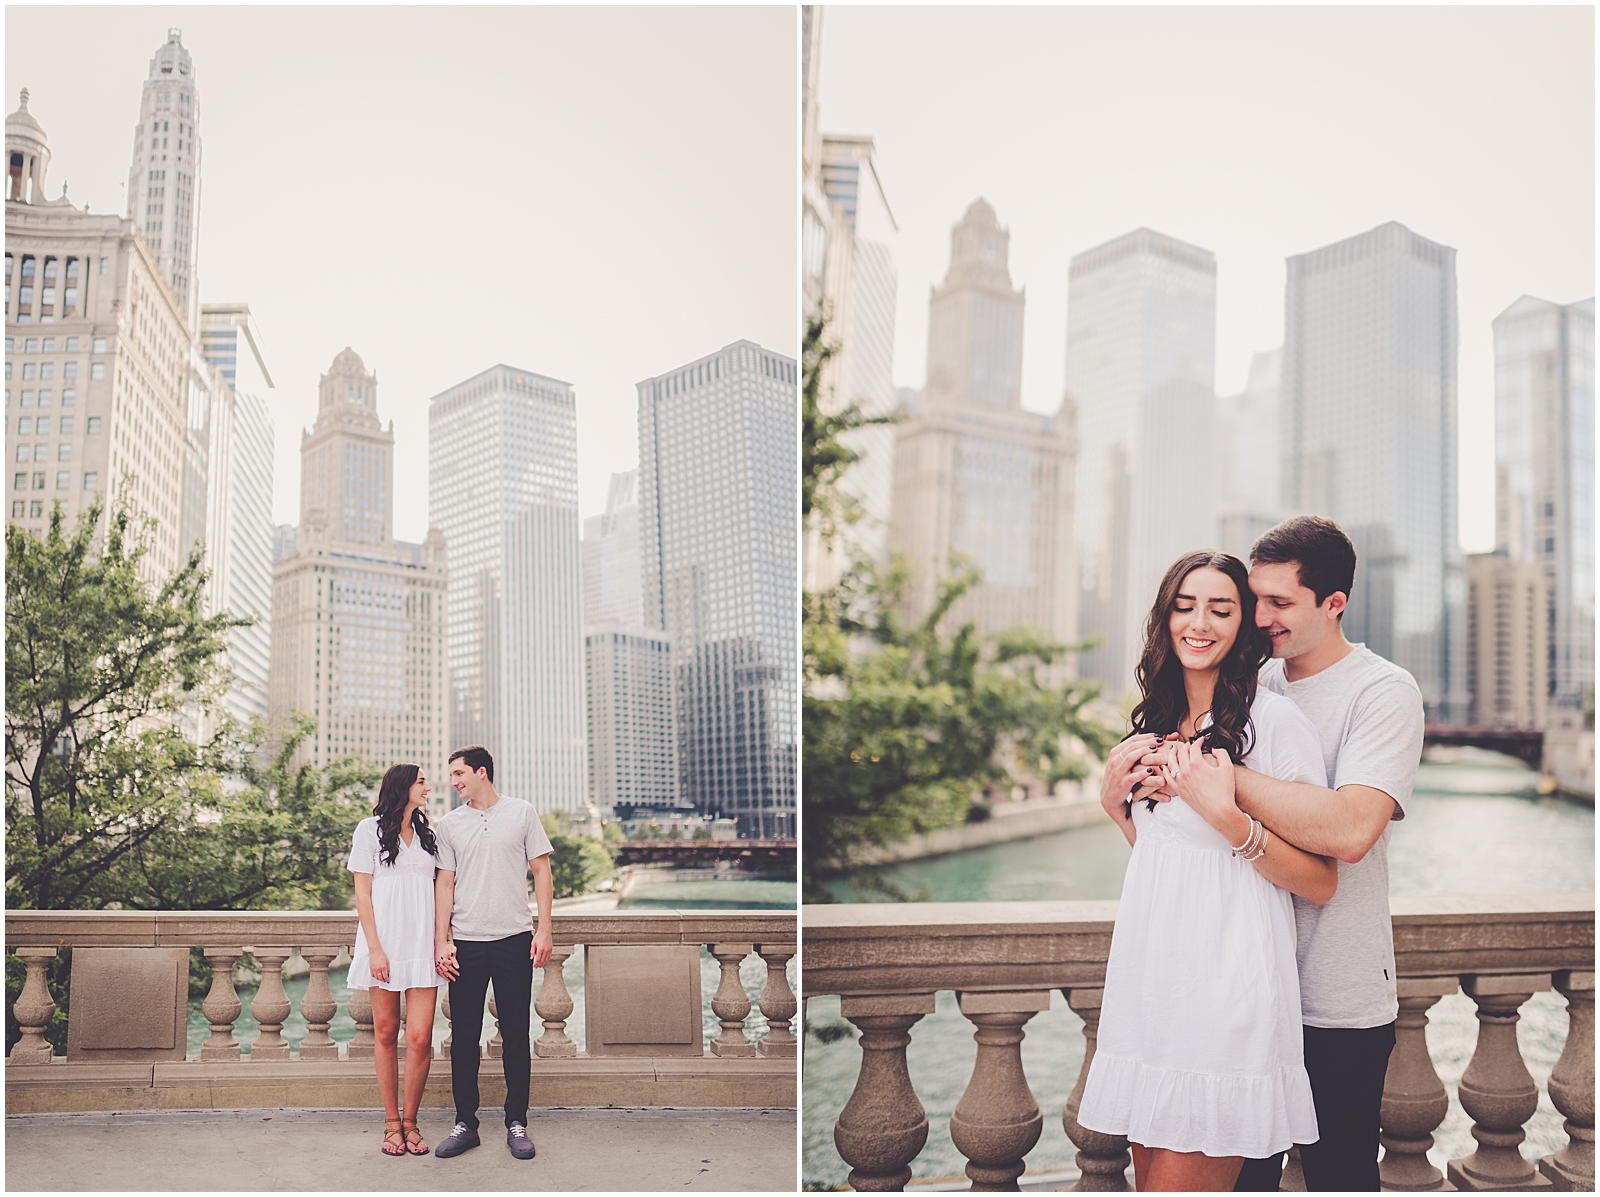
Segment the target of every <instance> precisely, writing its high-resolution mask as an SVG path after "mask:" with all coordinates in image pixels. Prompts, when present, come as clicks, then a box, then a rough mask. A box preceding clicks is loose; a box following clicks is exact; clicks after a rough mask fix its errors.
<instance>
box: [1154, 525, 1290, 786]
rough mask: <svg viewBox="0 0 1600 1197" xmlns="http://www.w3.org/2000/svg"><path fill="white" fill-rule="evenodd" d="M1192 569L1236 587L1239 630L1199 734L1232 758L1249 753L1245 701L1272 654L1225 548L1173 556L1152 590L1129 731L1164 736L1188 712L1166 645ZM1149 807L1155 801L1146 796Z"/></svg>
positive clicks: (1246, 576) (1245, 578)
mask: <svg viewBox="0 0 1600 1197" xmlns="http://www.w3.org/2000/svg"><path fill="white" fill-rule="evenodd" d="M1197 569H1214V570H1216V571H1217V572H1218V573H1222V574H1226V575H1227V576H1228V577H1229V578H1230V579H1231V580H1232V581H1233V584H1234V586H1235V587H1236V588H1237V589H1238V591H1239V634H1238V636H1237V637H1236V638H1235V639H1234V642H1233V647H1232V648H1231V649H1229V650H1228V655H1227V656H1226V657H1224V658H1223V660H1222V667H1221V669H1219V670H1218V672H1217V687H1216V690H1215V691H1214V692H1213V693H1212V695H1211V724H1210V726H1208V727H1207V728H1206V729H1205V731H1204V733H1202V734H1203V738H1204V747H1205V749H1206V751H1208V752H1209V751H1211V750H1212V749H1214V748H1221V749H1223V750H1224V751H1226V752H1227V754H1228V756H1229V757H1230V758H1232V759H1233V760H1234V761H1239V760H1242V759H1244V757H1245V755H1246V754H1248V753H1249V751H1250V746H1251V743H1252V742H1253V741H1254V738H1255V732H1254V729H1253V728H1252V726H1251V723H1250V704H1251V703H1252V702H1254V701H1255V697H1256V672H1257V671H1258V670H1259V669H1260V668H1261V666H1262V663H1263V662H1265V661H1266V659H1267V658H1268V657H1270V656H1271V655H1272V644H1271V641H1269V640H1268V639H1267V634H1266V633H1265V632H1263V631H1262V630H1261V629H1260V628H1258V627H1256V596H1255V594H1254V593H1253V592H1252V591H1251V589H1250V571H1249V570H1248V569H1246V568H1245V564H1244V562H1242V561H1240V560H1239V559H1238V558H1237V557H1235V556H1233V555H1232V554H1230V553H1215V552H1209V551H1206V552H1196V553H1185V554H1184V555H1183V556H1182V557H1179V558H1178V559H1177V560H1176V561H1174V562H1173V563H1172V565H1171V567H1170V568H1169V569H1168V570H1167V572H1166V575H1165V576H1164V577H1163V578H1162V579H1161V585H1160V587H1159V588H1158V589H1157V590H1156V601H1155V605H1154V606H1153V607H1151V608H1150V615H1149V617H1148V618H1147V619H1146V620H1145V624H1144V651H1143V652H1142V653H1140V654H1139V664H1138V666H1137V667H1136V668H1135V669H1134V677H1135V678H1136V679H1137V680H1138V683H1139V693H1140V694H1142V695H1143V698H1141V699H1140V701H1139V705H1138V706H1136V707H1134V708H1133V716H1132V723H1133V731H1132V732H1130V733H1129V734H1130V735H1138V734H1140V733H1141V732H1143V733H1150V734H1154V735H1158V736H1170V735H1171V734H1172V733H1174V732H1175V731H1177V730H1178V728H1179V726H1180V725H1181V724H1182V723H1183V720H1184V717H1185V716H1187V715H1188V713H1189V696H1188V695H1187V694H1186V693H1185V692H1184V688H1183V665H1182V663H1181V662H1180V661H1179V660H1178V655H1177V653H1175V652H1174V651H1173V649H1172V630H1171V626H1170V625H1171V619H1172V609H1173V607H1175V606H1176V605H1177V602H1178V591H1179V590H1180V589H1181V588H1182V586H1183V581H1184V579H1185V578H1187V577H1188V576H1189V575H1190V574H1192V573H1193V572H1194V571H1195V570H1197ZM1150 808H1151V809H1152V810H1154V809H1155V801H1154V800H1153V799H1152V800H1150Z"/></svg>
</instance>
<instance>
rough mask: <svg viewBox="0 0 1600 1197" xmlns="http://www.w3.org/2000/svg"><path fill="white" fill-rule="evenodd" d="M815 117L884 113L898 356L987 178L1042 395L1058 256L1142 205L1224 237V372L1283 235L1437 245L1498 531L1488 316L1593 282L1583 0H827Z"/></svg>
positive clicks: (1185, 230)
mask: <svg viewBox="0 0 1600 1197" xmlns="http://www.w3.org/2000/svg"><path fill="white" fill-rule="evenodd" d="M818 98H819V102H820V105H821V114H820V125H821V128H822V129H823V130H824V131H825V132H830V133H834V132H837V133H866V134H871V135H873V136H874V137H875V138H876V142H877V162H878V170H879V173H880V175H881V177H882V179H883V183H884V186H885V188H886V189H887V192H888V199H889V202H890V205H891V206H892V208H893V212H894V216H895V217H896V218H897V220H898V222H899V225H900V228H901V232H900V233H898V234H893V233H891V232H889V231H888V227H887V222H886V221H884V220H882V218H881V216H879V215H878V214H877V213H876V212H875V210H874V209H875V204H872V203H869V204H866V205H864V209H863V210H864V212H865V213H867V215H866V216H865V217H864V218H863V219H864V220H865V221H866V222H868V223H867V224H866V225H865V226H864V227H865V228H866V231H867V233H868V235H871V236H877V237H880V238H881V239H883V240H885V241H887V242H888V243H889V244H890V245H891V246H892V247H893V251H894V256H895V260H896V263H897V265H898V267H899V274H900V290H899V305H898V312H897V319H896V346H895V378H896V381H897V383H899V384H900V385H907V386H920V385H921V384H922V381H923V376H924V373H925V369H926V355H927V330H928V288H929V286H930V285H931V284H934V283H937V282H939V281H940V280H942V279H943V277H944V273H945V268H946V266H947V264H948V262H949V252H950V226H951V225H953V224H954V223H955V222H956V221H957V220H959V219H960V218H961V215H962V213H963V212H964V211H965V210H966V208H967V205H968V204H969V203H971V202H972V200H973V199H975V198H976V197H978V196H980V195H981V196H984V197H985V198H986V199H988V200H989V202H990V203H991V204H993V205H994V208H995V211H996V212H997V213H998V214H999V217H1000V221H1001V223H1002V224H1004V225H1006V226H1007V227H1009V229H1010V231H1011V276H1012V280H1013V282H1014V283H1016V284H1017V285H1026V287H1027V296H1028V307H1027V322H1026V326H1025V332H1024V348H1023V354H1024V356H1023V386H1022V401H1023V404H1024V405H1025V406H1027V407H1029V408H1031V409H1033V410H1036V411H1054V410H1055V408H1056V407H1057V405H1058V404H1059V403H1060V400H1061V392H1062V383H1063V369H1064V355H1065V351H1066V309H1067V263H1068V260H1069V259H1070V258H1071V256H1072V255H1073V254H1075V253H1079V252H1081V251H1083V250H1085V249H1089V248H1091V247H1093V246H1095V245H1098V244H1101V243H1102V242H1105V241H1108V240H1110V239H1111V238H1113V237H1116V236H1118V235H1120V234H1122V233H1125V232H1127V231H1129V230H1130V229H1134V228H1137V227H1139V226H1141V225H1148V226H1149V227H1151V228H1154V229H1158V230H1160V231H1161V232H1164V233H1167V234H1169V235H1171V236H1174V237H1178V238H1180V239H1182V240H1184V241H1188V242H1191V243H1193V244H1195V245H1199V246H1203V247H1204V248H1206V249H1209V250H1211V251H1212V252H1214V253H1215V254H1216V255H1217V387H1218V389H1219V391H1221V392H1222V393H1224V394H1227V393H1230V392H1234V391H1237V390H1239V389H1241V388H1242V386H1243V384H1244V381H1245V376H1246V371H1247V370H1248V368H1249V364H1250V356H1251V354H1252V352H1254V351H1256V350H1262V349H1270V348H1272V347H1274V346H1276V345H1279V344H1281V343H1282V341H1283V288H1284V259H1285V258H1286V257H1288V256H1289V255H1291V254H1297V253H1304V252H1306V251H1308V250H1312V249H1316V248H1317V247H1319V246H1322V245H1327V244H1329V243H1331V242H1334V241H1339V240H1343V239H1344V238H1346V237H1349V236H1353V235H1354V234H1356V233H1360V232H1364V231H1366V230H1367V229H1370V228H1372V227H1374V226H1376V225H1379V224H1383V223H1384V222H1386V221H1389V220H1398V221H1400V222H1402V223H1403V224H1406V225H1408V226H1409V227H1410V228H1411V229H1413V230H1414V231H1416V232H1418V233H1420V234H1422V235H1423V236H1425V237H1428V238H1430V239H1432V240H1434V241H1438V242H1442V243H1444V244H1446V245H1450V246H1453V247H1455V249H1456V250H1457V258H1456V270H1457V280H1458V286H1459V298H1460V322H1461V324H1460V327H1461V355H1460V362H1459V370H1460V417H1461V478H1462V489H1461V535H1462V542H1463V547H1464V548H1465V549H1467V551H1469V552H1471V551H1479V550H1483V549H1487V548H1491V547H1492V542H1493V532H1494V511H1493V488H1494V478H1493V453H1494V449H1493V435H1494V434H1493V423H1492V420H1493V401H1494V375H1493V369H1494V358H1493V338H1492V334H1491V330H1490V321H1491V320H1493V319H1494V317H1495V316H1496V315H1498V314H1499V313H1500V312H1501V311H1503V310H1505V308H1507V307H1508V306H1510V304H1511V303H1512V302H1513V301H1515V300H1516V299H1517V297H1518V296H1519V295H1522V294H1524V293H1527V294H1530V295H1536V296H1539V297H1540V298H1543V299H1548V300H1552V301H1554V302H1557V303H1571V302H1573V301H1575V300H1580V299H1586V298H1588V297H1590V296H1592V295H1593V294H1594V291H1595V288H1594V265H1595V251H1594V246H1595V239H1594V235H1595V209H1594V182H1595V157H1594V144H1595V140H1594V139H1595V125H1594V114H1595V106H1594V101H1595V96H1594V10H1593V9H1592V8H1589V7H1581V8H1580V7H1568V8H1549V7H1546V8H1531V7H1497V8H1489V7H1482V8H1444V7H1434V8H1393V7H1362V8H1353V7H1348V8H1271V7H1256V8H1202V7H1190V8H1136V7H1102V8H1066V9H1062V8H865V7H859V8H858V7H840V6H830V7H828V8H826V9H825V10H824V15H823V28H822V75H821V81H820V84H819V89H818Z"/></svg>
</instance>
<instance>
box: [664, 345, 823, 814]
mask: <svg viewBox="0 0 1600 1197" xmlns="http://www.w3.org/2000/svg"><path fill="white" fill-rule="evenodd" d="M798 391H799V371H798V368H797V365H796V363H795V362H794V360H793V359H792V358H787V357H782V356H780V355H778V354H775V353H771V352H769V351H768V350H765V349H763V348H761V346H759V345H756V344H754V343H752V342H750V341H736V342H734V343H733V344H732V345H729V346H727V347H726V348H724V349H721V350H719V351H718V352H716V353H714V354H711V355H710V356H709V357H704V358H701V359H699V360H698V361H694V362H690V363H689V364H688V365H686V366H683V367H681V368H680V369H677V370H673V371H670V372H669V373H666V374H662V375H660V376H658V377H655V378H648V379H646V380H645V381H643V382H641V383H639V384H638V392H639V551H640V563H641V569H642V574H643V581H644V607H645V621H646V623H648V624H649V625H650V626H651V627H655V628H660V629H662V630H664V631H666V632H668V633H669V634H670V635H671V638H672V646H673V655H674V662H675V664H674V670H675V674H676V680H677V705H678V721H679V752H678V759H679V762H680V764H679V769H680V776H681V779H682V785H681V793H682V796H683V798H684V799H685V800H687V801H688V802H691V803H693V804H694V806H695V807H696V808H697V809H699V810H700V811H702V812H703V813H706V814H715V815H723V816H729V817H732V818H735V819H737V820H738V826H739V833H740V834H741V835H744V836H773V835H781V836H792V835H794V831H795V821H794V820H795V759H796V754H797V752H798V736H799V722H798V709H797V705H796V704H797V699H796V694H797V692H798V689H799V679H798V677H797V676H796V672H795V670H796V657H797V653H798V647H799V646H798V644H797V643H796V639H795V612H796V610H797V608H798V604H799V594H798V592H797V587H796V577H795V554H796V549H797V545H796V539H795V523H796V520H795V502H796V496H797V494H798V488H797V484H798V478H797V477H796V461H795V448H794V446H795V412H796V407H797V403H796V401H797V399H798Z"/></svg>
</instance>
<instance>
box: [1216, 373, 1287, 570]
mask: <svg viewBox="0 0 1600 1197" xmlns="http://www.w3.org/2000/svg"><path fill="white" fill-rule="evenodd" d="M1282 374H1283V349H1282V347H1281V346H1280V347H1279V348H1277V349H1272V350H1268V351H1267V352H1265V353H1257V354H1255V355H1254V356H1253V357H1252V358H1251V359H1250V374H1249V378H1248V379H1247V381H1246V382H1245V385H1244V390H1242V391H1240V392H1239V393H1238V394H1237V395H1219V396H1218V397H1217V423H1216V436H1215V438H1214V445H1215V448H1216V468H1215V470H1214V471H1213V476H1214V477H1215V480H1216V494H1217V539H1216V541H1215V542H1214V543H1215V544H1216V545H1217V547H1218V548H1220V549H1221V550H1222V551H1223V552H1225V553H1232V554H1233V555H1234V556H1235V557H1238V558H1240V559H1241V560H1244V561H1248V560H1249V558H1250V546H1251V545H1253V544H1255V542H1256V539H1257V538H1258V537H1259V536H1260V535H1261V534H1262V533H1263V532H1265V531H1266V530H1267V529H1268V528H1270V527H1272V525H1273V524H1275V523H1277V522H1278V504H1279V500H1280V497H1281V493H1282V490H1283V487H1282V484H1281V482H1280V481H1279V477H1278V474H1279V468H1278V467H1279V465H1280V462H1279V458H1278V388H1279V383H1280V380H1281V378H1282Z"/></svg>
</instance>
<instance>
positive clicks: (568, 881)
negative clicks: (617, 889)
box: [550, 833, 617, 898]
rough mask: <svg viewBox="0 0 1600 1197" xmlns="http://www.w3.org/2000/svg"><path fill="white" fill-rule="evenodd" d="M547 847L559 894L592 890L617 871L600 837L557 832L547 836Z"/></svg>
mask: <svg viewBox="0 0 1600 1197" xmlns="http://www.w3.org/2000/svg"><path fill="white" fill-rule="evenodd" d="M550 848H551V852H550V878H551V880H552V881H553V882H554V886H555V894H556V897H558V898H575V897H578V896H579V895H580V894H587V893H591V892H593V891H594V890H595V889H596V888H598V887H599V885H600V883H601V882H602V881H605V880H606V879H607V878H610V877H615V876H616V875H617V870H616V867H615V865H614V863H613V861H612V857H611V853H610V852H609V851H607V849H606V846H605V845H604V844H602V843H601V842H600V841H599V840H596V839H591V838H590V837H588V836H586V835H563V834H560V833H558V834H556V835H552V836H551V837H550Z"/></svg>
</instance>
